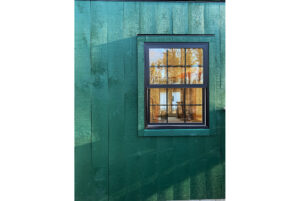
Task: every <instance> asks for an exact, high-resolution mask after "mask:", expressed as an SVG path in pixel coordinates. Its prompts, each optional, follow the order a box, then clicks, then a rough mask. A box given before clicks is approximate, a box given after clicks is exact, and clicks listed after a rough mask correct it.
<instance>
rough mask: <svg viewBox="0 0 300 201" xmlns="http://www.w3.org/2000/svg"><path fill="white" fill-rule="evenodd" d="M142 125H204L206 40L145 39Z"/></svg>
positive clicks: (206, 85)
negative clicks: (169, 41)
mask: <svg viewBox="0 0 300 201" xmlns="http://www.w3.org/2000/svg"><path fill="white" fill-rule="evenodd" d="M144 47H145V109H146V110H145V111H146V112H145V126H146V127H147V128H173V127H174V128H198V127H201V128H207V127H208V122H207V119H208V118H207V113H208V112H207V109H208V43H145V46H144Z"/></svg>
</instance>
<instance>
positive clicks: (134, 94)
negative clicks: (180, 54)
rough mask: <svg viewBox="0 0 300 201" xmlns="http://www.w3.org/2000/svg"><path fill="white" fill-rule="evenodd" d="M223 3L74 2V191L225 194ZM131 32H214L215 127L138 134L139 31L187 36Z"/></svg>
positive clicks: (86, 194)
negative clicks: (198, 131)
mask: <svg viewBox="0 0 300 201" xmlns="http://www.w3.org/2000/svg"><path fill="white" fill-rule="evenodd" d="M224 7H225V4H224V3H196V2H192V3H191V2H189V3H187V2H185V3H178V2H103V1H102V2H101V1H93V2H91V4H90V2H78V1H77V2H75V26H76V29H75V45H76V46H75V48H76V50H75V57H76V60H75V62H76V66H75V82H76V83H75V99H76V102H75V107H76V108H75V124H76V127H75V131H76V132H75V139H76V152H75V162H76V164H75V187H76V188H75V197H76V200H77V201H94V200H95V201H99V200H108V199H109V200H110V201H116V200H120V201H145V200H147V201H161V200H178V199H185V200H187V199H196V200H198V199H209V198H211V199H212V198H224V197H225V162H224V161H225V144H224V143H225V123H224V122H225V112H224V106H225V102H224V97H225V90H224V83H225V82H224V80H225V73H224V72H225V70H224V69H225V33H224V32H225V26H224V15H225V9H224ZM137 34H215V36H214V41H215V42H213V41H211V42H212V44H211V46H210V51H212V52H213V54H210V55H214V56H213V57H212V58H210V61H211V63H210V65H214V66H217V68H216V69H213V70H212V72H211V75H216V77H215V78H214V77H213V76H210V79H211V82H212V83H214V85H215V86H216V87H215V90H212V92H211V97H212V100H213V101H212V103H211V109H213V110H214V111H215V115H213V116H212V117H211V118H212V119H214V122H215V129H213V132H212V133H213V135H211V133H210V132H209V133H206V134H205V133H204V134H205V135H203V136H171V137H170V136H168V137H163V136H160V137H157V136H153V134H150V133H151V132H154V131H149V132H148V134H146V135H149V136H138V130H141V129H143V120H142V119H140V118H139V116H141V115H142V116H143V114H142V112H141V111H140V110H138V104H140V101H138V100H139V99H141V95H140V94H141V92H143V90H144V89H143V88H138V77H140V76H143V74H141V71H140V69H139V68H140V67H139V66H140V65H142V66H143V52H141V51H143V48H142V44H141V43H139V42H138V41H139V40H140V41H143V40H148V41H151V40H153V41H165V40H170V41H181V42H184V41H186V38H185V37H177V36H176V37H170V36H165V37H156V38H155V39H153V37H147V36H143V37H139V39H138V40H137V37H136V35H137ZM190 40H191V41H198V40H199V38H198V37H195V38H193V37H192V38H190ZM201 40H202V39H201ZM205 40H209V37H207V38H206V39H205ZM139 51H140V52H139ZM137 55H142V56H141V57H137ZM142 105H143V101H142ZM138 121H139V123H137V122H138ZM176 132H179V131H176ZM189 132H192V131H189ZM206 132H207V131H206ZM146 133H147V132H146ZM167 133H168V131H162V132H161V134H162V135H165V134H167ZM179 133H180V132H179ZM175 134H176V133H174V132H173V135H175ZM151 135H152V136H151ZM154 135H157V133H156V134H154ZM178 135H181V134H178Z"/></svg>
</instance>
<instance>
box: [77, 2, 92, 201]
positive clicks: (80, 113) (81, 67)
mask: <svg viewBox="0 0 300 201" xmlns="http://www.w3.org/2000/svg"><path fill="white" fill-rule="evenodd" d="M90 75H91V65H90V2H75V200H76V201H83V200H86V198H87V197H92V196H93V189H94V184H93V182H92V180H93V178H92V177H93V175H92V174H93V173H92V161H91V156H90V153H91V107H90V102H91V93H90V78H91V77H90Z"/></svg>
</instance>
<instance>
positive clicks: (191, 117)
mask: <svg viewBox="0 0 300 201" xmlns="http://www.w3.org/2000/svg"><path fill="white" fill-rule="evenodd" d="M186 122H187V123H202V122H203V118H202V106H186Z"/></svg>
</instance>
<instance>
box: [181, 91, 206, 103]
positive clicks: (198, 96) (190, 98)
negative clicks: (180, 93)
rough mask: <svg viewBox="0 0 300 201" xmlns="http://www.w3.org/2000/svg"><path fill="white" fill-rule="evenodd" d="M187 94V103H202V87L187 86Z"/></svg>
mask: <svg viewBox="0 0 300 201" xmlns="http://www.w3.org/2000/svg"><path fill="white" fill-rule="evenodd" d="M185 90H186V92H185V93H186V94H185V104H186V105H190V104H200V105H201V104H202V88H187V89H185Z"/></svg>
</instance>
